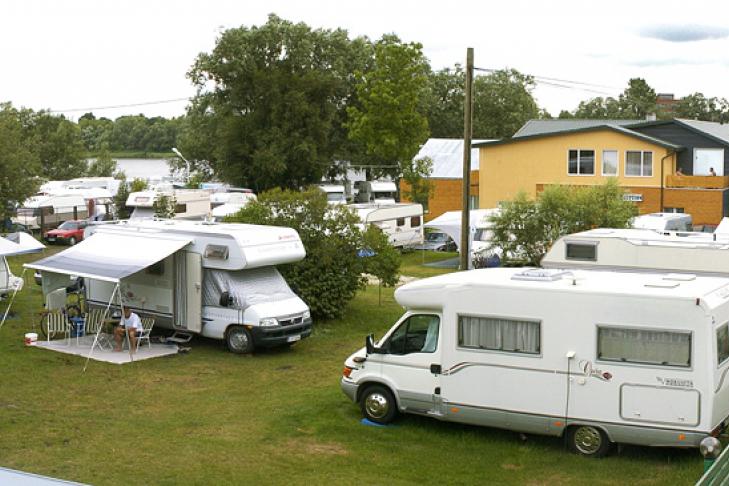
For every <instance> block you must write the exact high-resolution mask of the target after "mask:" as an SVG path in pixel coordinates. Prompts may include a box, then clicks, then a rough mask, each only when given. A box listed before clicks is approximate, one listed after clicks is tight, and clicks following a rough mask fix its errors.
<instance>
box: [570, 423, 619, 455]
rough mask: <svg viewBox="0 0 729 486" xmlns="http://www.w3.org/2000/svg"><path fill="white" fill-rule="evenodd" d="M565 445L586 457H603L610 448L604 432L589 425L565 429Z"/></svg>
mask: <svg viewBox="0 0 729 486" xmlns="http://www.w3.org/2000/svg"><path fill="white" fill-rule="evenodd" d="M567 445H568V446H569V448H570V449H572V450H573V451H574V452H576V453H578V454H581V455H583V456H588V457H603V456H604V455H605V454H607V453H608V451H609V450H610V446H611V443H610V440H609V439H608V437H607V435H605V432H603V431H602V430H600V429H598V428H597V427H592V426H590V425H580V426H577V427H572V428H570V429H569V430H568V431H567Z"/></svg>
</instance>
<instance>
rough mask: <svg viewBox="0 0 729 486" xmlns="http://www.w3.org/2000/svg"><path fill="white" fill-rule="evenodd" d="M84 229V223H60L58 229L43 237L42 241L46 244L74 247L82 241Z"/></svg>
mask: <svg viewBox="0 0 729 486" xmlns="http://www.w3.org/2000/svg"><path fill="white" fill-rule="evenodd" d="M84 228H86V221H73V220H72V221H66V222H65V223H61V226H59V227H58V228H56V229H54V230H51V231H49V232H48V233H46V234H45V235H43V239H44V240H46V241H47V242H48V243H68V244H69V245H75V244H76V243H78V242H79V241H81V240H83V239H84Z"/></svg>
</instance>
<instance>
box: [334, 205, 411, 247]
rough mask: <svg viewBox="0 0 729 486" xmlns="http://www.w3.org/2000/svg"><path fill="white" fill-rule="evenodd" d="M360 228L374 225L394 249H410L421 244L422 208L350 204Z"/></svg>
mask: <svg viewBox="0 0 729 486" xmlns="http://www.w3.org/2000/svg"><path fill="white" fill-rule="evenodd" d="M347 207H349V208H351V209H352V210H353V211H354V212H355V213H356V214H357V216H359V219H360V221H362V226H363V227H366V226H367V225H369V224H372V225H375V226H377V227H378V228H380V229H381V230H382V232H383V233H385V234H386V235H387V237H388V239H389V240H390V244H392V246H395V247H410V246H414V245H419V244H421V243H422V242H423V206H421V205H420V204H411V203H397V204H350V205H348V206H347Z"/></svg>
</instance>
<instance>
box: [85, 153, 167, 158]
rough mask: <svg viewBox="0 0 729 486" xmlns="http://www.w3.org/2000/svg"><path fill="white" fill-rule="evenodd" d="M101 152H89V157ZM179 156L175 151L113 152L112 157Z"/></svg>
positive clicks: (87, 156)
mask: <svg viewBox="0 0 729 486" xmlns="http://www.w3.org/2000/svg"><path fill="white" fill-rule="evenodd" d="M98 155H99V154H98V153H96V152H89V153H87V154H86V158H87V159H95V158H96V157H97V156H98ZM175 157H177V156H176V155H175V154H174V153H173V152H143V151H140V152H111V158H112V159H172V158H175Z"/></svg>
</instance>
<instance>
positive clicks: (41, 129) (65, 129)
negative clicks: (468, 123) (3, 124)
mask: <svg viewBox="0 0 729 486" xmlns="http://www.w3.org/2000/svg"><path fill="white" fill-rule="evenodd" d="M27 122H28V130H29V131H27V132H26V133H27V134H28V136H29V140H28V141H29V143H31V144H32V145H31V146H32V149H33V151H34V152H35V153H36V154H37V155H38V158H39V159H40V163H41V173H40V175H41V176H42V177H44V178H46V179H49V180H67V179H73V178H74V177H80V176H82V175H83V174H84V173H85V172H86V159H85V157H84V155H85V150H84V145H83V141H82V139H81V130H80V129H79V127H78V125H77V124H75V123H73V122H71V121H69V120H67V119H66V118H65V117H63V116H56V115H52V114H50V113H48V112H45V111H39V112H35V113H30V114H29V115H28V117H27Z"/></svg>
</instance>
